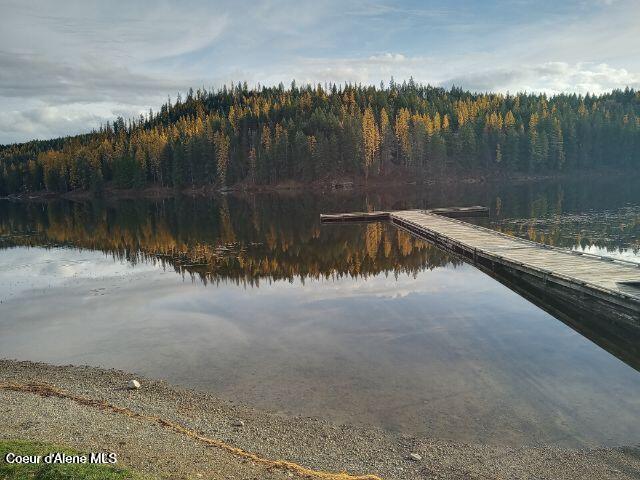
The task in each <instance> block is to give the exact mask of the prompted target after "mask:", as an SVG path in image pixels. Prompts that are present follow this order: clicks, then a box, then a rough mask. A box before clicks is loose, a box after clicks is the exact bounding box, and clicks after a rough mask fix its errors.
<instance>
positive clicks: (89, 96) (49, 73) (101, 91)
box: [0, 51, 189, 102]
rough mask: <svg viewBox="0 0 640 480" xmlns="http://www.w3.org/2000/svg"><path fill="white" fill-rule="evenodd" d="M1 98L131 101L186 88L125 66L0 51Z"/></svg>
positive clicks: (176, 81) (182, 82) (173, 80)
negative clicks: (79, 62) (74, 61)
mask: <svg viewBox="0 0 640 480" xmlns="http://www.w3.org/2000/svg"><path fill="white" fill-rule="evenodd" d="M0 65H1V66H2V68H1V69H0V97H21V98H30V99H35V98H37V99H46V100H55V101H58V102H100V101H104V100H110V101H132V100H134V99H141V98H142V99H144V98H149V97H154V96H157V95H158V93H162V94H163V95H166V94H167V93H170V92H172V91H174V90H176V89H179V88H185V87H187V86H188V85H189V80H186V79H183V78H181V77H179V76H178V77H173V78H172V77H169V76H161V77H158V76H153V75H150V74H143V73H134V72H132V71H131V70H130V69H129V68H128V67H126V66H123V65H117V64H112V63H110V62H108V61H99V60H98V59H91V60H88V61H84V62H83V63H81V64H68V63H62V62H55V61H51V60H49V59H47V58H46V57H43V56H41V55H37V54H15V53H14V54H12V53H8V52H4V51H0Z"/></svg>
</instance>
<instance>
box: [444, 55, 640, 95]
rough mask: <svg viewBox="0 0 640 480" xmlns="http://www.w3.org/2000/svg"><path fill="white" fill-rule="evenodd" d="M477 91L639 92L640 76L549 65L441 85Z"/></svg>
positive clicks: (581, 65) (467, 76) (595, 66)
mask: <svg viewBox="0 0 640 480" xmlns="http://www.w3.org/2000/svg"><path fill="white" fill-rule="evenodd" d="M440 83H441V84H442V85H444V86H450V85H457V86H461V87H463V88H468V89H471V90H476V91H502V92H507V91H511V92H517V91H529V92H546V93H548V94H556V93H569V92H576V93H581V94H586V93H596V94H598V93H603V92H606V91H610V90H613V89H616V88H619V89H623V88H625V87H632V88H640V75H639V74H635V73H630V72H629V71H627V70H626V69H624V68H613V67H610V66H609V65H607V64H605V63H601V64H591V63H576V64H569V63H566V62H548V63H543V64H541V65H531V66H529V65H523V66H520V67H517V68H510V69H509V68H503V69H495V70H492V69H487V70H482V71H478V72H470V73H467V74H463V75H460V76H458V77H454V78H450V79H447V80H445V81H442V82H440Z"/></svg>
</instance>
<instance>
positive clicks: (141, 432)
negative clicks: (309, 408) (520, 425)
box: [0, 359, 640, 479]
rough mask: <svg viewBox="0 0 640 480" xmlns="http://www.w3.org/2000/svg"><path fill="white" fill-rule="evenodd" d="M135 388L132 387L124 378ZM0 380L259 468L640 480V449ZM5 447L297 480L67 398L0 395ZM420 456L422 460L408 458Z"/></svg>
mask: <svg viewBox="0 0 640 480" xmlns="http://www.w3.org/2000/svg"><path fill="white" fill-rule="evenodd" d="M133 378H135V379H137V380H139V381H140V382H141V383H142V388H141V389H140V390H127V388H126V386H127V383H128V382H129V380H131V379H133ZM0 382H15V383H18V384H21V385H27V384H29V383H32V382H38V383H44V384H47V385H51V386H52V387H55V388H56V389H59V390H60V391H64V392H66V393H67V394H68V395H70V396H78V397H82V398H91V399H93V400H96V401H100V402H106V403H108V404H109V405H113V406H116V407H118V408H120V409H129V410H131V411H133V412H137V413H140V414H143V415H145V416H156V417H159V418H162V419H165V420H167V421H169V422H173V423H176V424H178V425H181V426H184V427H186V428H187V429H191V430H193V431H195V432H198V434H201V435H203V436H206V437H207V438H212V439H215V440H216V441H220V442H224V443H225V445H230V446H233V447H234V448H239V449H242V450H243V451H246V452H251V453H252V454H255V455H257V456H259V457H260V458H263V459H270V460H287V461H288V462H294V463H295V464H297V465H301V466H304V467H305V468H310V469H313V470H318V471H323V472H341V471H347V472H349V473H351V474H353V475H356V474H357V475H368V474H370V475H378V476H380V477H381V478H384V479H422V478H434V477H437V478H451V479H457V478H504V477H508V478H554V479H565V478H566V479H574V478H576V479H581V478H584V479H587V478H603V479H606V478H615V479H634V478H636V479H637V478H640V473H639V472H640V449H639V448H638V447H617V448H595V449H566V448H559V447H555V446H553V445H537V446H521V447H501V446H495V445H483V444H462V443H454V442H449V441H443V440H439V439H434V438H426V437H413V436H407V435H402V434H395V433H390V432H387V431H383V430H381V429H376V428H373V427H366V426H359V425H338V424H332V423H331V422H328V421H325V420H322V419H318V418H310V417H300V416H287V415H284V414H279V413H273V412H267V411H262V410H258V409H255V408H252V407H249V406H244V405H239V404H236V403H233V402H230V401H226V400H221V399H219V398H218V397H216V396H214V395H212V394H210V393H207V392H202V391H198V390H194V389H188V388H183V387H177V386H173V385H170V384H168V383H167V382H165V381H158V380H153V379H147V378H144V377H141V376H139V375H135V374H133V373H128V372H123V371H119V370H105V369H101V368H97V367H87V366H70V365H69V366H53V365H49V364H44V363H35V362H27V361H17V360H7V359H0ZM0 405H2V407H1V408H0V411H1V412H2V413H0V417H2V418H3V421H2V422H0V438H3V439H24V440H39V441H48V442H52V443H56V444H61V445H65V446H69V447H73V448H77V449H80V450H95V449H106V450H110V451H111V450H112V451H115V452H116V453H118V456H119V458H120V459H121V461H122V463H123V464H124V465H126V466H128V467H131V468H133V469H134V470H136V471H140V472H142V473H144V474H147V475H150V476H151V478H224V479H240V478H260V479H271V478H273V479H280V478H291V477H292V476H293V477H294V478H303V477H302V476H300V475H298V473H296V472H295V471H291V470H286V469H284V470H282V469H279V468H267V467H265V465H264V464H260V463H259V462H256V461H253V460H251V459H247V458H241V457H238V456H237V455H234V454H231V453H229V451H225V450H224V449H220V448H216V447H212V446H211V445H206V444H204V443H203V442H202V441H199V440H198V439H195V438H191V437H189V436H185V435H181V434H180V433H178V432H176V431H171V430H168V429H166V428H162V427H161V426H159V425H158V424H154V423H153V422H150V421H148V419H144V418H131V417H130V416H127V415H119V414H118V413H114V412H112V411H106V410H104V409H98V408H95V407H92V406H91V405H85V404H80V403H78V402H74V401H73V400H71V399H69V398H57V397H55V396H50V395H49V396H47V395H38V394H34V393H30V392H23V391H8V390H6V389H0ZM412 453H415V454H418V455H419V456H420V457H421V459H420V460H418V461H416V460H411V459H409V455H410V454H412Z"/></svg>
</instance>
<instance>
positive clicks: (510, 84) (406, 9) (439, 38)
mask: <svg viewBox="0 0 640 480" xmlns="http://www.w3.org/2000/svg"><path fill="white" fill-rule="evenodd" d="M391 76H393V77H394V78H395V79H396V80H399V81H401V80H403V79H408V78H409V77H410V76H413V77H414V78H415V79H416V80H418V81H421V82H425V83H427V82H428V83H431V84H434V85H443V86H450V85H451V84H456V85H460V86H462V87H465V88H468V89H473V90H481V91H485V90H497V91H503V92H506V91H511V92H515V91H521V90H527V91H545V92H548V93H556V92H567V91H576V92H580V93H586V92H596V93H598V92H602V91H606V90H610V89H613V88H623V87H625V86H627V85H628V86H632V87H635V88H638V87H640V1H638V0H553V1H547V0H511V1H507V0H482V1H480V0H478V1H471V0H466V1H463V0H452V1H427V0H424V1H412V0H407V1H397V2H390V1H389V2H386V1H383V0H380V1H376V0H373V1H367V0H340V1H338V0H326V1H323V0H316V1H305V0H265V1H255V2H243V1H242V0H235V1H225V0H219V1H218V0H215V1H205V0H200V1H180V2H178V1H175V2H169V1H163V0H126V1H119V0H109V1H94V0H79V1H66V0H58V1H55V2H54V1H44V0H43V1H31V0H0V143H10V142H15V141H24V140H29V139H32V138H50V137H54V136H59V135H65V134H69V133H77V132H81V131H86V130H89V129H91V128H93V127H95V126H97V125H99V124H100V123H102V122H105V121H107V120H112V119H114V118H115V117H116V116H118V115H123V116H125V117H128V116H132V115H138V114H139V113H140V112H147V111H148V110H149V108H150V107H152V108H154V109H155V108H157V107H158V106H159V105H160V104H161V103H162V102H163V101H165V100H166V99H167V97H168V96H170V97H171V98H175V96H176V94H177V92H179V91H182V92H184V91H186V90H187V89H188V88H189V87H191V86H193V87H194V88H197V87H199V86H204V87H217V86H220V85H222V84H223V83H225V82H227V83H228V82H230V81H235V82H237V81H244V80H246V81H247V82H248V83H249V85H255V84H257V83H261V84H277V83H279V82H281V81H282V82H284V83H285V84H287V85H288V84H289V83H290V82H291V80H292V79H296V80H297V81H298V82H329V81H330V82H339V83H342V82H361V83H375V84H378V83H379V82H380V81H381V80H383V81H385V82H388V80H389V79H390V77H391Z"/></svg>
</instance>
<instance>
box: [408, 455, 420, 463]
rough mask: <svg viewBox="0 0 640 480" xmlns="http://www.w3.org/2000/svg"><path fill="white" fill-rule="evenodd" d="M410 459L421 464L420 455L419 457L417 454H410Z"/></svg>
mask: <svg viewBox="0 0 640 480" xmlns="http://www.w3.org/2000/svg"><path fill="white" fill-rule="evenodd" d="M409 459H410V460H413V461H414V462H419V461H420V460H422V457H421V456H420V455H418V454H417V453H410V454H409Z"/></svg>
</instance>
